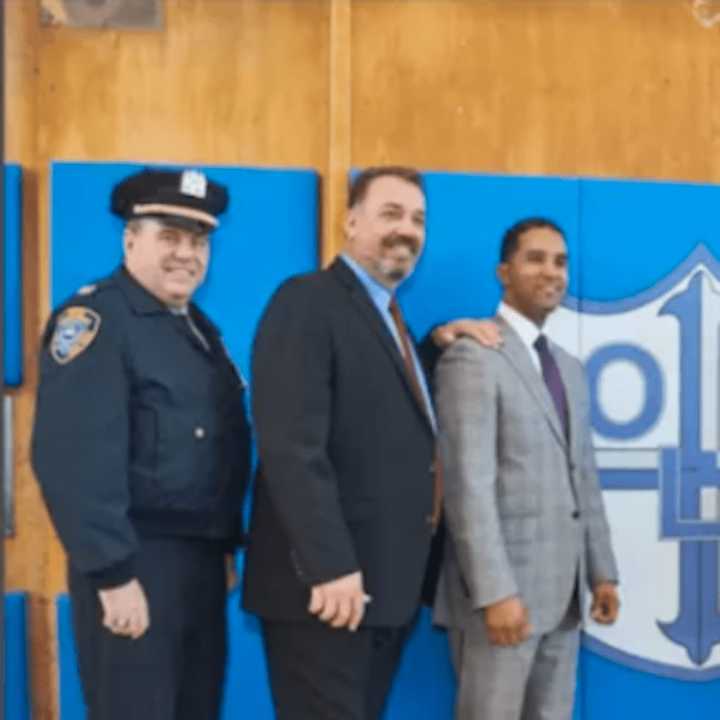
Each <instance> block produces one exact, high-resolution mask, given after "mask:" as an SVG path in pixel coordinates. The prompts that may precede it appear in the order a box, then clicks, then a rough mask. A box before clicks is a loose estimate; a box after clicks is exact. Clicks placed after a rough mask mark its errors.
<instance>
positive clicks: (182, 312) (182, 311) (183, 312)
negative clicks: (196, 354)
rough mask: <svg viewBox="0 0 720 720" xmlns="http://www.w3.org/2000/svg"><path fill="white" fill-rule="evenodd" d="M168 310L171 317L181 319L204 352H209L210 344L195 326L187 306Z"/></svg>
mask: <svg viewBox="0 0 720 720" xmlns="http://www.w3.org/2000/svg"><path fill="white" fill-rule="evenodd" d="M169 309H170V312H171V313H172V314H173V315H175V316H177V317H181V318H183V320H184V321H185V323H186V325H187V326H188V329H189V330H190V332H191V333H192V335H193V337H195V338H197V341H198V342H199V343H200V344H201V345H202V346H203V347H204V348H205V350H206V352H210V343H209V342H208V341H207V338H206V337H205V336H204V335H203V334H202V332H201V330H200V328H199V327H198V326H197V325H196V324H195V321H194V320H193V319H192V317H191V316H190V310H189V309H188V307H187V305H186V306H185V307H181V308H173V307H171V308H169Z"/></svg>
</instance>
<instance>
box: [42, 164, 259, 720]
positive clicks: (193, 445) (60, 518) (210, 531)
mask: <svg viewBox="0 0 720 720" xmlns="http://www.w3.org/2000/svg"><path fill="white" fill-rule="evenodd" d="M227 202H228V200H227V192H226V190H225V188H224V187H222V186H221V185H219V184H217V183H214V182H212V181H210V180H208V179H207V178H206V177H205V175H204V174H202V173H200V172H198V171H195V170H185V171H183V172H169V171H160V170H151V169H146V170H144V171H142V172H140V173H137V174H135V175H132V176H130V177H128V178H126V179H125V180H123V181H122V182H121V183H119V184H118V185H117V186H116V187H115V188H114V190H113V193H112V200H111V206H112V211H113V212H114V213H116V214H117V215H120V216H121V217H122V218H124V219H125V220H126V226H125V231H124V234H123V246H124V263H123V265H122V266H121V267H120V268H118V269H117V270H116V271H115V272H114V273H113V274H112V275H111V276H110V277H108V278H106V279H104V280H101V281H99V282H97V283H96V284H94V285H91V286H88V287H85V288H83V289H81V290H80V291H78V293H77V294H76V295H75V296H74V297H72V298H71V299H70V300H68V301H67V302H66V303H64V304H63V305H62V306H61V307H60V308H58V309H57V310H56V312H55V313H54V314H53V315H52V317H51V319H50V321H49V323H48V326H47V329H46V331H45V334H44V337H43V340H42V349H41V357H40V386H39V390H38V399H37V410H36V417H35V427H34V433H33V466H34V469H35V472H36V474H37V477H38V479H39V482H40V485H41V487H42V491H43V494H44V497H45V501H46V503H47V506H48V509H49V511H50V515H51V517H52V520H53V523H54V525H55V528H56V529H57V532H58V534H59V536H60V539H61V541H62V543H63V545H64V547H65V549H66V551H67V554H68V557H69V573H68V574H69V580H68V583H69V588H70V594H71V597H72V603H73V621H74V630H75V639H76V644H77V649H78V656H79V668H80V676H81V679H82V684H83V689H84V694H85V699H86V703H87V706H88V710H89V717H90V720H115V719H117V720H121V719H122V720H127V719H128V718H143V719H144V720H180V719H187V720H206V719H207V720H212V719H213V718H216V717H217V716H218V714H219V709H220V702H221V693H222V685H223V677H224V668H225V658H226V625H225V593H226V577H225V554H226V553H227V552H231V551H232V549H233V547H234V546H235V544H236V542H237V540H238V538H239V536H240V514H241V505H242V498H243V493H244V490H245V486H246V481H247V477H248V472H249V442H250V438H249V428H248V423H247V419H246V414H245V406H244V399H243V387H244V384H243V381H242V379H241V376H240V375H239V374H238V372H237V370H236V369H235V367H234V365H233V364H232V362H231V361H230V358H229V357H228V355H227V353H226V351H225V349H224V346H223V344H222V341H221V338H220V333H219V330H218V328H217V327H216V326H215V325H213V323H212V322H211V321H210V320H209V318H208V317H207V316H206V315H205V314H204V313H203V312H202V311H201V310H200V309H199V308H198V307H197V306H196V305H194V304H193V303H192V302H191V298H192V295H193V293H194V292H195V290H196V289H197V287H198V286H199V285H200V283H201V282H202V281H203V279H204V277H205V273H206V270H207V265H208V260H209V257H210V244H209V234H210V231H212V230H213V229H214V228H215V227H217V225H218V220H217V216H218V215H219V214H220V213H222V212H223V211H224V210H225V208H226V206H227Z"/></svg>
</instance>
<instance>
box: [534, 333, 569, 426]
mask: <svg viewBox="0 0 720 720" xmlns="http://www.w3.org/2000/svg"><path fill="white" fill-rule="evenodd" d="M533 347H534V348H535V349H536V350H537V354H538V356H539V357H540V366H541V367H542V374H543V380H545V385H546V386H547V389H548V392H549V393H550V397H551V398H552V401H553V405H555V409H556V410H557V414H558V416H559V418H560V423H561V424H562V428H563V432H564V433H565V437H566V438H567V437H568V411H567V398H566V397H565V385H564V384H563V381H562V377H561V376H560V369H559V368H558V366H557V363H556V362H555V358H554V357H553V356H552V353H551V352H550V348H549V347H548V341H547V338H546V337H545V336H544V335H540V337H538V339H537V340H536V341H535V342H534V343H533Z"/></svg>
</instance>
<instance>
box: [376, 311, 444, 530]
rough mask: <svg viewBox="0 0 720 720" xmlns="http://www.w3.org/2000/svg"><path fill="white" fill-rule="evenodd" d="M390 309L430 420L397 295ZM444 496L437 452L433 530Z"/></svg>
mask: <svg viewBox="0 0 720 720" xmlns="http://www.w3.org/2000/svg"><path fill="white" fill-rule="evenodd" d="M388 309H389V310H390V315H391V316H392V319H393V321H394V322H395V327H396V328H397V332H398V336H399V337H400V346H401V347H402V353H401V355H402V359H403V364H404V365H405V374H406V375H407V378H408V380H409V382H410V387H411V388H412V391H413V395H415V399H416V400H417V401H418V403H420V407H421V408H423V410H424V411H425V414H426V415H428V421H430V417H429V412H430V410H429V408H428V406H427V402H426V400H425V396H424V395H423V391H422V387H421V385H420V379H419V378H418V375H417V370H416V369H415V360H414V357H413V353H412V349H411V345H410V335H409V334H408V331H407V327H406V325H405V320H404V319H403V316H402V312H401V311H400V306H399V305H398V303H397V300H395V297H393V298H392V300H390V305H389V306H388ZM442 498H443V476H442V466H441V465H440V458H439V457H438V455H437V453H436V454H435V462H434V463H433V506H432V515H431V516H430V518H429V521H430V524H431V525H432V527H433V530H435V529H436V528H437V526H438V522H439V521H440V513H441V512H442Z"/></svg>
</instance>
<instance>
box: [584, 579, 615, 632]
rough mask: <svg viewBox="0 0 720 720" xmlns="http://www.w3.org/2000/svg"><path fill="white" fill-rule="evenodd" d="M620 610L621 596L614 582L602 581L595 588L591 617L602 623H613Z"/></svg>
mask: <svg viewBox="0 0 720 720" xmlns="http://www.w3.org/2000/svg"><path fill="white" fill-rule="evenodd" d="M619 611H620V598H618V594H617V588H616V587H615V584H614V583H610V582H601V583H598V584H597V585H596V586H595V587H594V588H593V601H592V607H591V608H590V617H591V618H592V619H593V620H594V621H595V622H596V623H600V624H601V625H612V624H613V623H614V622H615V620H617V616H618V612H619Z"/></svg>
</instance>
